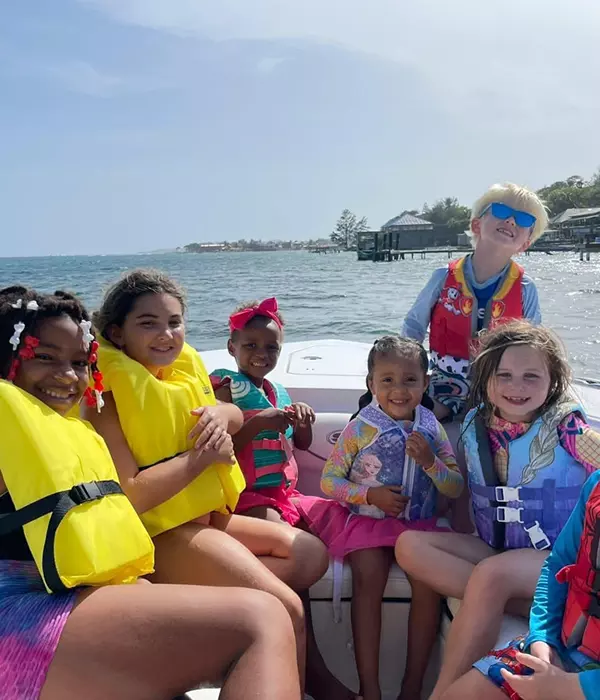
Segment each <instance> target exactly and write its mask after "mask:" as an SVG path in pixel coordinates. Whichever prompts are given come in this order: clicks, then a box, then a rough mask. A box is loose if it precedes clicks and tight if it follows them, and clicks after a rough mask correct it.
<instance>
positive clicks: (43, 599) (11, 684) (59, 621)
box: [0, 560, 76, 700]
mask: <svg viewBox="0 0 600 700" xmlns="http://www.w3.org/2000/svg"><path fill="white" fill-rule="evenodd" d="M75 600H76V593H75V592H73V591H69V592H68V593H59V594H55V595H50V594H48V593H47V592H46V589H45V588H44V584H43V583H42V579H41V578H40V575H39V573H38V570H37V568H36V566H35V564H34V563H33V562H23V561H4V560H0V689H1V692H0V695H1V697H2V700H37V698H38V697H39V694H40V691H41V689H42V686H43V685H44V681H45V679H46V673H47V671H48V667H49V666H50V662H51V661H52V657H53V656H54V652H55V651H56V647H57V645H58V641H59V639H60V635H61V633H62V630H63V628H64V626H65V623H66V621H67V618H68V616H69V613H70V612H71V609H72V607H73V604H74V603H75Z"/></svg>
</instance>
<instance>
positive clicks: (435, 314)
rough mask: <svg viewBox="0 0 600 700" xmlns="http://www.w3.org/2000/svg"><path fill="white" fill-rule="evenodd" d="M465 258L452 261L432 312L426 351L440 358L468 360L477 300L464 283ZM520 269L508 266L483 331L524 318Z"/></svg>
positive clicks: (475, 319)
mask: <svg viewBox="0 0 600 700" xmlns="http://www.w3.org/2000/svg"><path fill="white" fill-rule="evenodd" d="M465 260H466V258H460V259H459V260H452V262H450V263H449V264H448V274H447V275H446V281H445V282H444V287H443V289H442V292H441V294H440V297H439V299H438V300H437V303H436V305H435V306H434V307H433V311H432V312H431V322H430V326H429V347H430V348H431V350H433V351H434V352H437V353H438V355H440V356H442V357H443V356H446V355H449V356H450V357H456V358H458V359H461V360H468V359H469V358H470V354H471V353H470V349H471V338H474V337H475V336H476V335H477V318H478V313H479V309H478V307H477V297H476V296H475V293H474V292H473V290H472V289H471V288H470V287H469V285H468V283H467V281H466V280H465V274H464V266H465ZM522 282H523V268H522V267H521V266H520V265H517V263H516V262H514V261H512V260H511V262H510V267H509V269H508V274H507V275H506V277H505V279H504V281H503V282H502V284H501V285H500V287H499V289H497V290H496V292H495V293H494V295H493V296H492V298H491V299H490V300H489V302H488V304H487V307H486V310H485V316H484V321H483V327H484V328H493V326H495V325H497V324H498V323H502V322H503V321H508V320H510V319H514V318H523V285H522Z"/></svg>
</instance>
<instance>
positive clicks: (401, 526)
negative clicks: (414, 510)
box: [297, 496, 450, 559]
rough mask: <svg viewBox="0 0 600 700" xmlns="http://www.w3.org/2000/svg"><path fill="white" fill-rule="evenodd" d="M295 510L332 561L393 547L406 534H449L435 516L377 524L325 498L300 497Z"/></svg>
mask: <svg viewBox="0 0 600 700" xmlns="http://www.w3.org/2000/svg"><path fill="white" fill-rule="evenodd" d="M297 507H298V510H299V512H300V515H301V516H302V519H303V520H304V521H305V522H306V523H307V525H308V528H309V530H310V531H311V532H312V534H313V535H316V536H317V537H318V538H319V539H321V540H322V541H323V542H324V544H325V545H326V546H327V549H328V550H329V554H330V555H331V556H332V557H334V558H335V559H343V557H345V556H346V554H350V552H355V551H357V550H359V549H371V548H374V547H393V546H394V545H395V544H396V541H397V540H398V537H400V535H401V534H402V533H403V532H406V530H426V531H429V532H431V531H438V532H449V531H450V528H449V527H447V526H445V525H438V521H439V520H440V518H439V517H438V516H436V517H433V518H428V519H426V520H410V521H406V520H399V519H398V518H383V519H380V520H379V519H377V518H371V517H369V516H367V515H354V514H353V513H350V511H349V510H348V508H346V507H345V506H343V505H342V504H341V503H338V502H337V501H332V500H329V499H327V498H318V497H313V496H303V497H302V499H301V500H300V501H298V502H297Z"/></svg>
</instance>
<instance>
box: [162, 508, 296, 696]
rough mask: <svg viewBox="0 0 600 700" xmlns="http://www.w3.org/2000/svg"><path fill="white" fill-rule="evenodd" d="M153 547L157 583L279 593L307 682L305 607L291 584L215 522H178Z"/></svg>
mask: <svg viewBox="0 0 600 700" xmlns="http://www.w3.org/2000/svg"><path fill="white" fill-rule="evenodd" d="M247 520H252V519H251V518H247ZM257 522H258V521H257ZM265 524H266V523H265ZM290 529H291V528H290ZM154 546H155V548H156V554H155V569H156V570H155V572H154V574H153V575H152V576H151V577H150V579H151V580H152V581H153V582H155V583H182V584H190V585H200V586H236V587H242V588H255V589H257V590H261V591H266V592H267V593H271V594H272V595H274V596H275V597H276V598H278V599H279V600H280V601H281V602H282V603H283V604H284V606H285V607H286V609H287V611H288V613H289V614H290V617H291V619H292V624H293V626H294V631H295V633H296V645H297V651H298V668H299V672H300V678H301V681H302V687H304V668H305V657H306V631H305V626H304V609H303V606H302V602H301V600H300V598H299V597H298V595H297V594H296V593H294V591H293V590H292V589H291V588H289V587H288V586H287V585H286V584H285V583H284V582H283V581H281V580H280V579H279V578H277V576H275V575H274V574H273V573H271V571H269V569H268V568H267V567H266V566H265V565H264V564H263V563H262V562H261V561H259V560H258V559H257V558H256V557H255V556H254V554H252V552H250V551H249V550H248V549H247V548H246V547H244V545H243V544H241V543H240V542H238V541H237V540H236V539H234V538H233V537H230V536H229V535H228V534H226V533H225V532H222V531H221V530H218V529H216V528H214V527H206V526H203V525H198V524H192V523H187V524H186V525H180V526H179V527H177V528H175V529H173V530H169V531H168V532H164V533H163V534H162V535H159V536H158V537H155V538H154Z"/></svg>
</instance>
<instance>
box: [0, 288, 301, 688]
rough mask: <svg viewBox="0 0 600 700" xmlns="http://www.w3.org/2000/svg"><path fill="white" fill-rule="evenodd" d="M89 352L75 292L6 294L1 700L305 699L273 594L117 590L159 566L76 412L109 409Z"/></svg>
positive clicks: (1, 388) (0, 323) (1, 410)
mask: <svg viewBox="0 0 600 700" xmlns="http://www.w3.org/2000/svg"><path fill="white" fill-rule="evenodd" d="M96 352H97V344H96V341H95V339H94V336H93V335H92V333H91V323H90V321H89V319H88V316H87V313H86V311H85V309H84V308H83V306H82V305H81V303H80V302H79V301H78V300H77V299H76V298H75V297H73V296H71V295H68V294H65V293H63V292H56V293H55V294H54V295H45V294H39V293H36V292H34V291H32V290H29V289H27V288H25V287H19V286H14V287H9V288H6V289H3V290H0V424H1V425H2V440H1V441H0V688H2V693H1V694H2V698H3V700H36V699H37V698H38V697H41V698H43V700H58V699H60V700H75V698H80V697H82V696H85V697H97V698H101V697H102V698H104V697H110V698H113V699H115V700H126V699H127V700H132V699H137V700H142V699H144V700H146V699H147V698H156V699H157V700H159V699H161V700H168V699H170V698H172V697H173V695H175V694H178V693H181V692H184V691H185V690H188V689H190V688H192V687H194V686H196V685H197V684H199V683H200V682H202V681H206V680H209V679H213V678H216V677H218V676H222V675H225V673H226V672H227V673H228V674H229V675H228V677H227V681H226V684H225V687H226V688H227V689H228V691H229V695H228V697H231V698H237V699H239V700H241V698H245V697H247V688H248V686H249V684H252V685H253V687H255V688H257V690H258V692H259V693H260V697H269V698H271V699H272V700H275V698H279V697H282V696H281V693H283V697H285V698H289V699H290V700H298V698H299V697H300V690H299V682H298V676H297V673H296V670H295V654H294V651H295V647H294V639H293V634H292V628H291V625H290V624H289V616H288V615H287V613H286V612H285V610H284V609H283V607H281V606H279V605H278V603H277V601H275V600H274V599H273V598H269V597H268V596H265V595H264V594H262V593H259V592H256V591H243V590H238V591H237V592H236V593H235V595H233V596H232V595H231V594H230V593H228V594H225V592H224V591H222V590H220V589H210V588H189V587H177V586H154V585H145V586H144V585H120V584H132V583H135V582H136V579H137V578H138V577H139V576H143V575H145V574H147V573H149V572H151V571H152V567H153V545H152V541H151V540H150V538H149V536H148V534H147V532H146V530H145V528H144V527H143V525H142V523H141V522H140V520H139V518H138V516H137V515H136V513H135V511H134V509H133V508H132V506H131V504H130V502H129V500H128V499H127V498H126V496H125V495H124V494H123V492H122V490H121V488H120V485H119V483H118V478H117V474H116V471H115V467H114V464H113V462H112V460H111V458H110V454H109V452H108V450H107V448H106V445H105V443H104V441H103V440H102V438H101V437H100V436H98V435H97V433H95V431H94V430H93V428H92V427H91V426H90V425H89V424H86V423H84V422H82V421H80V420H79V419H78V418H75V417H73V413H74V412H75V410H76V408H77V405H78V403H79V402H80V400H81V399H82V398H83V397H84V395H85V399H86V402H88V403H89V404H95V407H97V408H100V407H101V404H102V397H101V392H102V377H101V375H100V374H99V373H98V371H97V370H96V369H94V371H93V387H94V388H93V389H90V388H88V386H89V382H90V366H91V367H92V368H94V363H95V359H96V358H95V355H96ZM84 587H85V588H84ZM257 605H258V608H257V607H256V606H257ZM234 609H235V611H234ZM266 615H268V616H269V618H272V616H273V615H275V616H276V618H277V620H278V622H279V624H278V625H276V626H273V624H272V620H271V619H269V623H268V625H267V623H266V621H265V619H263V618H264V617H265V616H266ZM240 621H241V626H242V628H243V629H245V630H246V632H247V634H245V635H244V634H241V635H240ZM282 645H283V646H282ZM199 648H201V649H203V653H201V654H198V649H199ZM191 650H193V651H191ZM273 654H276V655H277V657H278V660H279V665H278V666H277V667H276V668H275V669H273V668H271V664H272V658H273V656H272V655H273ZM232 663H234V664H235V666H234V668H233V673H231V664H232ZM116 668H118V673H115V669H116ZM284 668H285V670H284ZM274 672H275V679H276V680H275V682H276V685H278V686H279V690H278V691H277V690H275V689H274V688H273V673H274ZM290 674H291V675H290ZM224 692H225V691H224ZM262 693H266V695H263V694H262Z"/></svg>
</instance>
